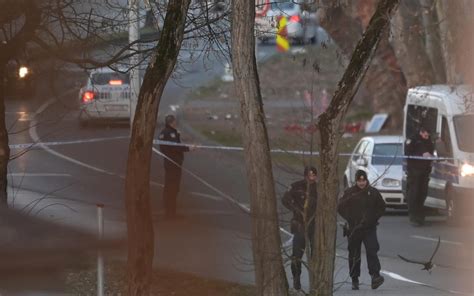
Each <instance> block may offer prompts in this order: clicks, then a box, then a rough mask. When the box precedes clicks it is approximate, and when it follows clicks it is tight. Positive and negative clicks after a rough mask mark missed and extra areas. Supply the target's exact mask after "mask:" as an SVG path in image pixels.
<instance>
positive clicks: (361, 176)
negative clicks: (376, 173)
mask: <svg viewBox="0 0 474 296" xmlns="http://www.w3.org/2000/svg"><path fill="white" fill-rule="evenodd" d="M355 179H356V181H357V180H367V173H366V172H365V171H363V170H357V172H356V174H355Z"/></svg>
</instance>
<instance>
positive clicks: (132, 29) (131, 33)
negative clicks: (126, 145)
mask: <svg viewBox="0 0 474 296" xmlns="http://www.w3.org/2000/svg"><path fill="white" fill-rule="evenodd" d="M128 6H129V12H128V42H129V44H132V43H133V42H136V41H137V40H138V39H140V31H139V30H140V22H139V13H138V10H139V5H138V0H129V2H128ZM138 50H139V47H138V44H134V45H132V46H131V47H130V53H131V54H132V56H131V57H130V67H131V68H130V131H131V130H132V124H133V118H134V117H135V109H136V108H137V101H138V94H139V92H140V67H139V66H138V63H139V61H140V58H139V55H138Z"/></svg>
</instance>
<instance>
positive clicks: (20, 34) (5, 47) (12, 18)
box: [0, 0, 41, 207]
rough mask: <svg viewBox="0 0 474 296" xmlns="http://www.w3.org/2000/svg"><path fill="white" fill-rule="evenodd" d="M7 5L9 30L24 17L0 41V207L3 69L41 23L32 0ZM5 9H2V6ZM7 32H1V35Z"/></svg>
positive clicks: (4, 166) (4, 163) (1, 189)
mask: <svg viewBox="0 0 474 296" xmlns="http://www.w3.org/2000/svg"><path fill="white" fill-rule="evenodd" d="M9 4H11V5H10V6H8V8H9V10H7V13H6V15H2V21H4V22H5V23H2V25H4V26H11V27H10V29H12V28H15V26H13V24H14V23H15V22H17V21H18V19H22V18H23V19H24V25H23V26H22V27H21V28H20V29H19V30H18V31H17V32H15V31H14V30H12V31H9V32H8V33H9V34H13V36H12V37H11V39H10V40H8V42H0V72H1V73H0V116H2V117H3V118H1V119H0V206H4V207H6V206H7V205H8V193H7V187H8V179H7V173H8V161H9V159H10V147H9V146H8V142H9V140H8V131H7V128H6V123H5V88H6V85H5V77H4V75H5V70H6V65H7V63H8V62H9V61H10V60H11V59H13V58H15V57H17V56H18V55H19V54H21V52H23V50H24V49H25V47H26V44H27V42H29V41H30V40H31V39H32V38H33V36H34V34H35V31H36V29H37V28H38V27H39V25H40V22H41V11H40V10H39V9H38V6H37V4H36V1H34V0H23V1H16V2H15V3H14V4H12V3H9ZM2 9H6V8H2ZM5 33H7V32H4V34H5Z"/></svg>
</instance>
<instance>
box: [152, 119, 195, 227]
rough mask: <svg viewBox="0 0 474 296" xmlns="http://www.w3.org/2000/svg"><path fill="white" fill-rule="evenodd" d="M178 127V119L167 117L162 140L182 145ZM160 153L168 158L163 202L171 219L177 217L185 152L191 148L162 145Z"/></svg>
mask: <svg viewBox="0 0 474 296" xmlns="http://www.w3.org/2000/svg"><path fill="white" fill-rule="evenodd" d="M176 127H177V121H176V117H175V116H174V115H167V116H166V118H165V128H164V129H163V130H162V131H161V133H160V136H159V138H160V140H161V141H167V142H174V143H177V144H179V143H181V139H180V134H179V132H178V130H177V129H176ZM160 151H161V153H163V154H164V155H166V156H167V157H168V158H169V159H171V160H169V159H167V158H166V157H165V158H164V159H163V164H164V169H165V185H164V188H163V201H164V206H165V213H166V216H167V217H169V218H172V217H175V216H176V197H177V196H178V192H179V186H180V183H181V166H182V164H183V160H184V152H187V151H190V148H189V147H186V146H181V145H166V144H160Z"/></svg>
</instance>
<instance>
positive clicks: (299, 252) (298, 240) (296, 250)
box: [291, 221, 314, 277]
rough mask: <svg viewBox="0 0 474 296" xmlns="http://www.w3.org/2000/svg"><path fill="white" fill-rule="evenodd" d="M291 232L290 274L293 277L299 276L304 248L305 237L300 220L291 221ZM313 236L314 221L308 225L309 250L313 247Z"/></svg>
mask: <svg viewBox="0 0 474 296" xmlns="http://www.w3.org/2000/svg"><path fill="white" fill-rule="evenodd" d="M294 223H296V224H297V225H296V227H295V226H294ZM292 233H293V253H292V254H291V274H292V275H293V277H299V276H300V275H301V260H302V258H303V254H304V251H305V249H306V237H305V233H304V227H303V225H302V224H301V222H294V221H292ZM313 236H314V223H311V224H310V226H309V227H308V237H309V239H310V247H311V251H312V249H313ZM310 253H312V252H310ZM310 255H311V254H310Z"/></svg>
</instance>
